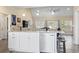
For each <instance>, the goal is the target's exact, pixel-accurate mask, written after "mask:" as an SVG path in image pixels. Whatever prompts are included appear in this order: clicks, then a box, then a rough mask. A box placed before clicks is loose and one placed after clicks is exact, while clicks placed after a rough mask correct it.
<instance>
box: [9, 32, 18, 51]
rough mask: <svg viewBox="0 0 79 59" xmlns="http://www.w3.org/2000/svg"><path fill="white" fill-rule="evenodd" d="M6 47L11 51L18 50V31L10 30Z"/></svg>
mask: <svg viewBox="0 0 79 59" xmlns="http://www.w3.org/2000/svg"><path fill="white" fill-rule="evenodd" d="M8 47H9V49H11V50H13V51H18V50H19V36H18V33H15V32H10V33H9V39H8Z"/></svg>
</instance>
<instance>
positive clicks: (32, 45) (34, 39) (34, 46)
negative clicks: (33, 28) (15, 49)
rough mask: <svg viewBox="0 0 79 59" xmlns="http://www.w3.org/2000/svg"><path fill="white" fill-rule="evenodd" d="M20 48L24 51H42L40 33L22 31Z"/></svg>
mask: <svg viewBox="0 0 79 59" xmlns="http://www.w3.org/2000/svg"><path fill="white" fill-rule="evenodd" d="M20 49H21V51H24V52H40V51H39V33H37V32H36V33H32V32H27V33H25V32H24V33H21V34H20Z"/></svg>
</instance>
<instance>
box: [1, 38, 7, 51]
mask: <svg viewBox="0 0 79 59" xmlns="http://www.w3.org/2000/svg"><path fill="white" fill-rule="evenodd" d="M7 52H8V42H7V39H5V40H0V53H7Z"/></svg>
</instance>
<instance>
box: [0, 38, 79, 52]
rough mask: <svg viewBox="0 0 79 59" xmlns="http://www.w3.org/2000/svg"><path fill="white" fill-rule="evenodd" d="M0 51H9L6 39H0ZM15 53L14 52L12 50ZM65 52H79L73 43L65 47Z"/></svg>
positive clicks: (78, 48)
mask: <svg viewBox="0 0 79 59" xmlns="http://www.w3.org/2000/svg"><path fill="white" fill-rule="evenodd" d="M0 53H9V50H8V42H7V40H6V39H5V40H0ZM13 53H16V52H13ZM66 53H79V45H73V44H72V47H71V48H69V49H66Z"/></svg>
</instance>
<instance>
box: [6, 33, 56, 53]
mask: <svg viewBox="0 0 79 59" xmlns="http://www.w3.org/2000/svg"><path fill="white" fill-rule="evenodd" d="M8 48H9V50H10V51H20V52H32V53H38V52H51V53H55V52H57V48H56V33H53V32H49V33H47V32H9V35H8Z"/></svg>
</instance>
